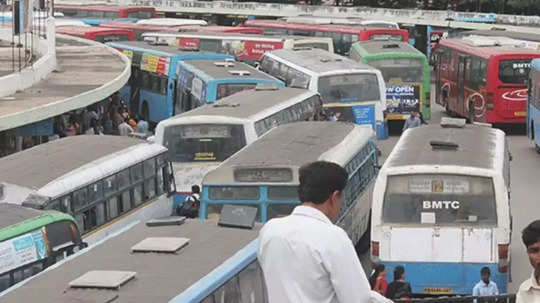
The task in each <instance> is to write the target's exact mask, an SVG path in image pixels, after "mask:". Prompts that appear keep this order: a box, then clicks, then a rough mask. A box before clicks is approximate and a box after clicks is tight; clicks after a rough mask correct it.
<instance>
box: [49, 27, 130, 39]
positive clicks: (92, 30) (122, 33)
mask: <svg viewBox="0 0 540 303" xmlns="http://www.w3.org/2000/svg"><path fill="white" fill-rule="evenodd" d="M56 32H57V33H59V34H65V35H70V36H75V37H79V38H84V39H88V40H94V41H98V42H101V43H105V42H111V41H127V40H131V41H132V40H135V34H134V33H133V31H131V30H129V29H120V28H106V27H93V26H59V27H57V28H56Z"/></svg>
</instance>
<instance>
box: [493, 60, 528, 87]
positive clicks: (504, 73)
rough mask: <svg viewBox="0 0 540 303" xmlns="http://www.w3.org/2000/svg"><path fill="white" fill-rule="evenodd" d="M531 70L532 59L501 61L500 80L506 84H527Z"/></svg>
mask: <svg viewBox="0 0 540 303" xmlns="http://www.w3.org/2000/svg"><path fill="white" fill-rule="evenodd" d="M530 70H531V59H521V60H501V61H500V62H499V79H500V80H501V82H504V83H519V84H526V83H527V78H528V77H529V71H530Z"/></svg>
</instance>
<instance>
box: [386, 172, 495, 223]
mask: <svg viewBox="0 0 540 303" xmlns="http://www.w3.org/2000/svg"><path fill="white" fill-rule="evenodd" d="M382 220H383V222H386V223H398V224H432V225H433V224H434V225H463V224H468V225H480V224H481V225H486V224H487V225H494V224H496V223H497V216H496V204H495V192H494V187H493V181H492V179H491V178H487V177H473V176H463V175H440V174H438V175H434V174H433V175H431V174H425V175H398V176H389V177H388V183H387V186H386V193H385V195H384V205H383V218H382Z"/></svg>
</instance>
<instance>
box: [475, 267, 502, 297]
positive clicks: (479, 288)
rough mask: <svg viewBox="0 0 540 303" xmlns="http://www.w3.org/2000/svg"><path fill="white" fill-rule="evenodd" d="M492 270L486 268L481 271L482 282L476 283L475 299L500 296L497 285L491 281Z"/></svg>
mask: <svg viewBox="0 0 540 303" xmlns="http://www.w3.org/2000/svg"><path fill="white" fill-rule="evenodd" d="M490 277H491V270H490V269H489V267H487V266H484V267H482V269H481V270H480V278H481V279H480V282H478V283H476V285H475V286H474V288H473V292H472V295H473V296H475V297H485V296H496V295H498V294H499V289H498V288H497V284H496V283H495V282H493V281H490V280H489V278H490Z"/></svg>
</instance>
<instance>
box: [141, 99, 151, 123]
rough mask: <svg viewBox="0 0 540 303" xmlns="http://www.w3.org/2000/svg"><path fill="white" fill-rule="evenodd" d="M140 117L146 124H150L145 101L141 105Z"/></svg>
mask: <svg viewBox="0 0 540 303" xmlns="http://www.w3.org/2000/svg"><path fill="white" fill-rule="evenodd" d="M141 115H142V117H143V119H144V121H146V122H150V111H149V110H148V103H147V102H146V101H145V102H144V103H143V105H142V110H141Z"/></svg>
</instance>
